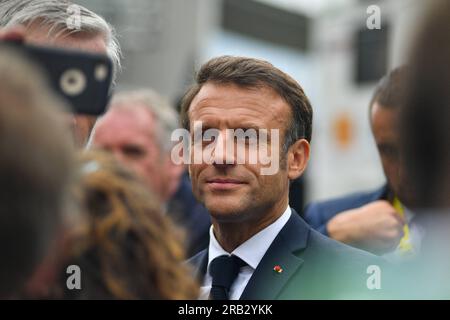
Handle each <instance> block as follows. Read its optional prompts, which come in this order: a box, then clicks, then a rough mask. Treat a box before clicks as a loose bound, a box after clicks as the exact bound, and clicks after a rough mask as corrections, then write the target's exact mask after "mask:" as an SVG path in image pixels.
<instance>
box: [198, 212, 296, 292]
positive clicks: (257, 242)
mask: <svg viewBox="0 0 450 320" xmlns="http://www.w3.org/2000/svg"><path fill="white" fill-rule="evenodd" d="M290 217H291V208H290V207H289V206H288V207H287V209H286V210H285V211H284V213H283V214H282V215H281V216H280V217H279V218H278V219H277V220H276V221H275V222H273V223H272V224H271V225H269V226H267V227H266V228H264V229H263V230H261V231H260V232H258V233H257V234H255V235H254V236H253V237H251V238H250V239H248V240H247V241H245V242H244V243H243V244H241V245H240V246H239V247H237V248H236V249H235V250H234V251H233V252H232V253H231V254H233V255H235V256H237V257H239V258H241V259H242V260H243V261H245V262H246V263H247V266H245V267H242V268H241V270H240V272H239V274H238V276H237V278H236V280H235V281H234V282H233V284H232V285H231V288H230V293H229V298H230V300H238V299H239V298H240V297H241V295H242V292H244V289H245V287H246V286H247V283H248V281H249V280H250V278H251V276H252V275H253V272H254V271H255V270H256V268H257V267H258V264H259V263H260V262H261V260H262V258H263V257H264V255H265V254H266V251H267V250H268V249H269V247H270V245H271V244H272V242H273V241H274V240H275V238H276V237H277V235H278V233H280V231H281V229H283V227H284V225H285V224H286V223H287V222H288V220H289V218H290ZM209 237H210V241H209V248H208V268H207V271H206V275H205V279H204V282H203V286H202V287H201V288H200V297H199V299H201V300H207V299H208V298H209V292H210V291H211V285H212V277H211V276H210V274H209V266H210V264H211V261H213V260H214V259H215V258H217V257H219V256H222V255H227V256H229V255H230V253H228V252H226V251H225V250H224V249H223V248H222V247H221V245H220V244H219V242H218V241H217V239H216V237H215V235H214V232H213V227H212V226H211V229H210V230H209Z"/></svg>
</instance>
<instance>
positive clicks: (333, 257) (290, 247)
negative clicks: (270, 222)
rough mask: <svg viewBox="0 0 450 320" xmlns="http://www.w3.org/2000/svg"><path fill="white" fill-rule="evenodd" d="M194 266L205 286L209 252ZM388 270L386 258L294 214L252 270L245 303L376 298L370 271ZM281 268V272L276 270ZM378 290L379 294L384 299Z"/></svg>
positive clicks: (200, 257) (196, 258)
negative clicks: (373, 268)
mask: <svg viewBox="0 0 450 320" xmlns="http://www.w3.org/2000/svg"><path fill="white" fill-rule="evenodd" d="M188 263H190V264H191V265H192V266H193V267H194V270H195V274H196V276H197V277H198V279H199V281H200V283H202V281H203V278H204V275H205V273H206V270H207V264H208V250H207V249H205V250H203V251H201V252H200V253H198V254H197V255H196V256H194V257H193V258H191V259H190V260H189V261H188ZM370 265H378V266H380V268H382V266H384V260H382V259H380V258H378V257H376V256H373V255H371V254H369V253H367V252H364V251H361V250H358V249H354V248H351V247H349V246H347V245H345V244H342V243H339V242H336V241H334V240H332V239H329V238H327V237H325V236H323V235H321V234H320V233H318V232H316V231H314V230H313V229H311V228H310V227H309V226H308V225H307V224H306V222H305V221H304V220H303V219H302V218H301V217H300V216H299V215H298V214H297V213H296V212H295V211H294V210H292V215H291V218H290V219H289V221H288V222H287V223H286V225H285V226H284V227H283V229H282V230H281V231H280V233H279V234H278V235H277V237H276V238H275V240H274V241H273V242H272V244H271V246H270V247H269V249H268V250H267V252H266V254H265V255H264V257H263V259H262V260H261V262H260V263H259V265H258V267H257V268H256V270H255V271H254V273H253V275H252V277H251V278H250V280H249V282H248V284H247V286H246V288H245V289H244V291H243V293H242V295H241V298H240V299H241V300H260V299H261V300H272V299H281V300H291V299H347V298H373V297H375V296H376V295H374V292H373V291H371V290H369V289H368V288H367V278H368V277H369V275H368V274H367V268H368V266H370ZM275 266H280V267H281V268H282V269H283V272H281V273H278V272H275V271H274V267H275ZM380 294H381V293H380V292H377V295H380Z"/></svg>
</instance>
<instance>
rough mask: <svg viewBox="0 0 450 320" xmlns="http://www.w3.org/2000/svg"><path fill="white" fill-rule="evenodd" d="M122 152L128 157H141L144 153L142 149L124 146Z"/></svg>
mask: <svg viewBox="0 0 450 320" xmlns="http://www.w3.org/2000/svg"><path fill="white" fill-rule="evenodd" d="M122 151H123V153H124V154H125V155H127V156H129V157H141V156H143V155H144V154H145V151H144V150H143V149H141V148H139V147H135V146H126V147H124V148H122Z"/></svg>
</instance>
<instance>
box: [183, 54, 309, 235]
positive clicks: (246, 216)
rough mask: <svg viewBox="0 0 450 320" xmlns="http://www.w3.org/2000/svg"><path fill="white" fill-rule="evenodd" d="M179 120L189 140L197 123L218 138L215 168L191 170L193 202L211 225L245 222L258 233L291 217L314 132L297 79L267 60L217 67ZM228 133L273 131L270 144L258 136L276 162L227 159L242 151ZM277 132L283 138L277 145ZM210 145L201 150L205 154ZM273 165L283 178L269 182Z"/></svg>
mask: <svg viewBox="0 0 450 320" xmlns="http://www.w3.org/2000/svg"><path fill="white" fill-rule="evenodd" d="M181 119H182V123H183V126H184V127H185V128H187V129H189V130H190V132H191V135H192V134H193V132H194V131H195V130H196V128H195V127H194V123H195V122H201V123H202V128H203V129H204V130H207V129H214V130H218V131H219V132H220V136H219V137H218V138H217V139H216V140H215V141H214V144H213V146H214V148H213V152H212V154H211V160H212V162H211V163H210V164H209V163H206V162H205V161H203V162H202V163H201V164H197V163H191V164H190V166H189V171H190V176H191V180H192V186H193V191H194V194H195V196H196V197H197V198H198V199H199V200H200V201H201V202H202V203H203V204H204V205H205V207H206V208H207V209H208V211H209V212H210V213H211V215H212V218H213V223H215V222H218V221H219V222H246V223H250V224H254V225H255V227H256V228H259V227H261V224H263V225H264V224H267V223H271V222H272V221H273V219H274V217H275V216H274V215H277V214H280V213H282V212H283V210H285V208H286V207H287V205H288V196H289V181H290V180H295V179H296V178H298V177H299V176H300V175H301V174H302V173H303V171H304V170H305V168H306V165H307V162H308V159H309V142H310V140H311V131H312V108H311V105H310V103H309V100H308V98H307V97H306V95H305V94H304V92H303V89H302V88H301V87H300V85H299V84H298V83H297V82H296V81H295V80H294V79H292V78H291V77H290V76H289V75H287V74H285V73H284V72H282V71H281V70H279V69H277V68H275V67H274V66H273V65H272V64H270V63H268V62H266V61H262V60H257V59H252V58H245V57H231V56H222V57H218V58H215V59H212V60H210V61H208V62H207V63H205V64H204V65H203V66H202V67H201V68H200V70H199V72H198V74H197V76H196V78H195V84H194V85H193V86H192V88H190V90H189V91H188V92H187V93H186V95H185V96H184V99H183V102H182V110H181ZM228 129H243V130H244V131H246V130H247V129H254V130H255V131H256V132H258V131H259V133H261V130H268V131H267V132H268V136H269V137H268V138H269V139H268V140H267V141H266V142H264V143H263V142H262V140H260V139H259V138H261V136H259V138H258V143H259V146H258V149H259V151H260V152H261V151H263V150H266V148H267V150H266V151H267V154H268V155H269V153H270V155H269V156H270V157H271V159H272V160H273V161H270V162H271V163H270V164H266V163H262V161H261V157H259V158H258V160H257V161H256V163H250V161H249V160H250V159H249V157H246V158H245V161H244V163H242V164H238V163H237V160H236V159H237V158H236V157H234V158H232V159H229V160H232V161H228V160H226V159H224V156H225V155H226V154H227V152H224V150H223V149H222V147H224V146H225V145H226V144H231V145H233V144H235V143H236V140H235V139H233V140H231V138H230V139H229V138H228V136H227V134H226V131H227V130H228ZM272 129H273V130H274V131H271V130H272ZM272 132H278V133H279V139H277V138H276V137H275V135H272ZM202 133H204V132H202ZM211 143H212V142H209V143H208V142H205V141H203V142H202V144H201V145H200V144H199V146H200V148H201V151H202V152H205V151H206V150H207V148H209V147H208V145H209V144H211ZM266 144H267V145H266ZM197 147H198V146H194V149H195V148H197ZM272 147H273V149H272ZM245 148H246V153H247V154H248V155H249V156H250V153H253V151H255V150H253V151H252V150H250V148H249V146H248V145H246V146H245ZM269 150H275V151H270V152H269ZM194 152H195V150H194ZM273 162H276V163H275V164H274V163H273ZM274 165H275V167H278V170H275V172H273V174H263V172H264V171H263V169H267V167H268V166H274Z"/></svg>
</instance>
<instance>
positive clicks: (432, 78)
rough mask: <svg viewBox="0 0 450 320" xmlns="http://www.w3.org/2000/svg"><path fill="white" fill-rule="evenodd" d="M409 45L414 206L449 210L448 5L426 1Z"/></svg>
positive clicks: (409, 164)
mask: <svg viewBox="0 0 450 320" xmlns="http://www.w3.org/2000/svg"><path fill="white" fill-rule="evenodd" d="M430 4H431V6H430V10H429V12H428V14H427V15H426V18H425V21H424V23H423V24H420V29H419V32H418V36H417V38H416V39H415V42H414V44H413V48H412V49H413V50H412V55H411V57H410V64H411V76H410V77H409V86H410V87H409V89H410V90H409V94H408V96H407V100H406V103H407V105H408V108H405V110H404V115H403V116H404V118H403V119H404V120H403V123H402V127H403V130H402V134H403V137H402V140H403V142H404V144H405V159H406V169H405V176H406V177H405V180H407V181H408V183H409V184H411V185H412V186H413V189H414V191H415V203H414V205H415V206H416V207H421V208H432V209H439V208H443V207H446V208H448V207H450V90H449V86H450V38H449V30H450V2H449V1H445V0H443V1H431V2H430Z"/></svg>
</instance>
